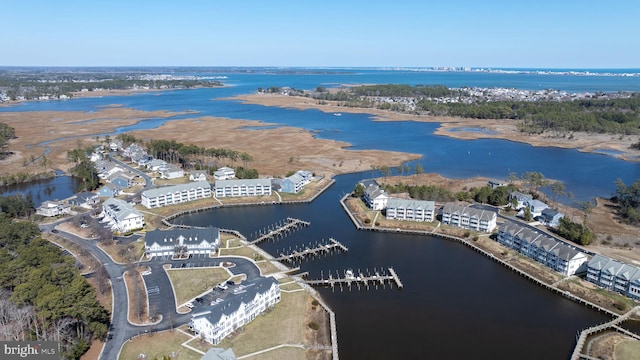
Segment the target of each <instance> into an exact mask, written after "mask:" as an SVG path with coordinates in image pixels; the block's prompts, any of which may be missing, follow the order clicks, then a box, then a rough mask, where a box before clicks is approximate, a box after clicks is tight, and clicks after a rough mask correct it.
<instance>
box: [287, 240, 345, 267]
mask: <svg viewBox="0 0 640 360" xmlns="http://www.w3.org/2000/svg"><path fill="white" fill-rule="evenodd" d="M334 251H336V252H341V251H343V252H347V251H349V248H347V247H346V246H344V245H343V244H342V243H341V242H339V241H337V240H336V239H334V238H329V243H328V244H323V243H320V244H316V246H315V247H312V246H308V247H305V248H304V249H298V248H295V249H293V251H290V252H289V254H284V253H280V257H277V258H275V260H278V261H282V260H285V261H289V262H296V261H302V260H304V259H305V258H306V257H307V256H318V255H321V254H324V255H327V254H329V253H332V252H334Z"/></svg>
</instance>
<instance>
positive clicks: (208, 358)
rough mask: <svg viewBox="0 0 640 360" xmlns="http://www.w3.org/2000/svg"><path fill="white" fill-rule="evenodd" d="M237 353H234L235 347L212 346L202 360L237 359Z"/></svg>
mask: <svg viewBox="0 0 640 360" xmlns="http://www.w3.org/2000/svg"><path fill="white" fill-rule="evenodd" d="M236 359H237V358H236V354H234V353H233V349H231V348H229V349H223V348H211V349H209V350H208V351H207V352H206V353H205V354H204V355H203V356H202V357H201V358H200V360H236Z"/></svg>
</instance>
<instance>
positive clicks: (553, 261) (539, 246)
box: [497, 222, 588, 276]
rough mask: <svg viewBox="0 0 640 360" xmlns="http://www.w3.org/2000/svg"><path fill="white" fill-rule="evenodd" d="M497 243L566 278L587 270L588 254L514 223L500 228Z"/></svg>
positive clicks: (508, 223) (507, 223)
mask: <svg viewBox="0 0 640 360" xmlns="http://www.w3.org/2000/svg"><path fill="white" fill-rule="evenodd" d="M497 241H498V242H499V243H500V244H502V245H504V246H506V247H509V248H511V249H514V250H516V251H518V252H520V253H521V254H523V255H525V256H527V257H529V258H531V259H534V260H536V261H537V262H539V263H541V264H543V265H545V266H547V267H550V268H551V269H553V270H555V271H557V272H559V273H561V274H562V275H565V276H571V275H574V274H576V273H583V272H584V271H585V270H586V264H587V261H588V257H587V254H585V253H584V252H582V251H579V250H577V249H575V248H573V247H571V246H568V245H567V244H565V243H563V242H561V241H558V240H556V239H555V238H553V237H552V236H550V235H548V234H546V233H542V232H539V231H536V230H534V229H531V228H529V227H526V226H521V225H520V224H517V223H514V222H506V223H505V224H504V225H501V226H500V229H499V231H498V237H497Z"/></svg>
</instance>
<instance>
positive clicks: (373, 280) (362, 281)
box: [304, 267, 403, 289]
mask: <svg viewBox="0 0 640 360" xmlns="http://www.w3.org/2000/svg"><path fill="white" fill-rule="evenodd" d="M387 270H388V272H389V273H388V274H387V272H386V271H384V270H376V269H374V271H373V272H369V271H368V270H367V271H366V275H365V273H363V272H361V271H360V270H358V272H357V273H355V272H354V271H353V270H345V272H344V276H341V275H340V274H336V275H337V276H336V277H334V276H333V274H332V273H329V278H328V279H325V278H324V275H322V279H320V280H304V281H305V282H306V283H307V284H309V285H321V286H331V288H332V289H334V288H335V286H336V285H338V286H340V289H342V286H343V285H345V286H346V287H348V288H349V289H351V286H352V285H356V286H357V287H358V289H360V286H361V285H362V286H363V287H366V288H367V289H368V288H369V287H370V286H375V287H376V288H377V287H378V285H380V286H382V287H385V286H386V285H387V284H389V285H393V284H395V285H396V287H397V288H398V289H402V287H403V285H402V282H401V281H400V277H398V274H397V273H396V272H395V270H394V269H393V268H392V267H389V268H387Z"/></svg>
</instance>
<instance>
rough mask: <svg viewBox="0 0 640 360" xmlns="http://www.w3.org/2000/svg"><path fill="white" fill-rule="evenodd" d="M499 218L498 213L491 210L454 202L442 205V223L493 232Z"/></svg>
mask: <svg viewBox="0 0 640 360" xmlns="http://www.w3.org/2000/svg"><path fill="white" fill-rule="evenodd" d="M497 219H498V213H496V212H495V211H491V210H483V209H474V208H472V207H469V206H467V205H458V204H454V203H446V204H445V205H444V206H443V207H442V223H443V224H447V225H451V226H456V227H460V228H464V229H471V230H476V231H482V232H492V231H493V229H495V227H496V221H497Z"/></svg>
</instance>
